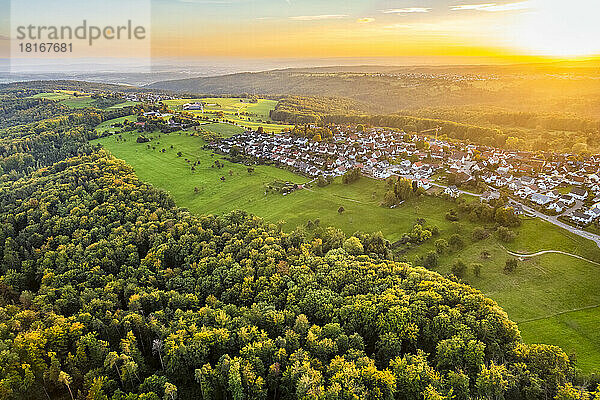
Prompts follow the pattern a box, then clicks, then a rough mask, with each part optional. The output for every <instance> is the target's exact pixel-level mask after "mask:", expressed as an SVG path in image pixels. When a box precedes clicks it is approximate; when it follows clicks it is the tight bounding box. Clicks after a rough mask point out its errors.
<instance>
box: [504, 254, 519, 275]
mask: <svg viewBox="0 0 600 400" xmlns="http://www.w3.org/2000/svg"><path fill="white" fill-rule="evenodd" d="M518 266H519V262H518V261H517V259H516V258H509V259H508V260H506V264H505V265H504V273H505V274H512V273H513V272H515V271H516V270H517V267H518Z"/></svg>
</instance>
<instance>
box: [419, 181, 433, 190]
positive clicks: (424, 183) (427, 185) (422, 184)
mask: <svg viewBox="0 0 600 400" xmlns="http://www.w3.org/2000/svg"><path fill="white" fill-rule="evenodd" d="M417 184H418V185H419V187H422V188H423V189H425V190H429V189H430V188H431V183H429V180H428V179H420V180H419V182H418V183H417Z"/></svg>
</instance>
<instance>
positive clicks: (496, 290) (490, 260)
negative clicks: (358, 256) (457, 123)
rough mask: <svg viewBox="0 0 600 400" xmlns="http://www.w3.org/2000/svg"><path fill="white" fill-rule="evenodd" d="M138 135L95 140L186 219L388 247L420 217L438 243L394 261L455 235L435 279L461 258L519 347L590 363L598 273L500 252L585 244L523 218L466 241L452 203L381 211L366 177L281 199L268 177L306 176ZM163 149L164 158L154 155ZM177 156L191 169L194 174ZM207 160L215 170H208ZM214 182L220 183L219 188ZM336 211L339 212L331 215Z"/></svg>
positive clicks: (595, 252) (574, 248) (433, 201)
mask: <svg viewBox="0 0 600 400" xmlns="http://www.w3.org/2000/svg"><path fill="white" fill-rule="evenodd" d="M113 122H114V121H107V122H105V123H104V124H102V125H100V126H99V127H98V129H101V130H102V129H107V127H109V125H110V124H111V123H113ZM138 135H139V133H135V132H133V133H123V134H122V137H123V138H124V141H123V140H118V139H117V137H116V136H109V137H105V138H102V139H99V140H97V141H96V142H99V143H101V144H102V145H103V146H104V148H105V149H107V150H109V151H110V152H111V153H112V154H113V155H115V156H116V157H118V158H121V159H123V160H125V161H126V162H127V163H128V164H130V165H131V166H132V167H133V168H134V170H135V171H136V173H137V175H138V176H139V177H140V179H142V180H143V181H146V182H149V183H151V184H153V185H154V186H156V187H158V188H161V189H163V190H166V191H168V192H169V193H171V194H172V195H173V197H174V198H175V200H176V202H177V204H178V205H179V206H181V207H186V208H188V209H189V210H190V211H192V212H194V213H198V214H211V213H212V214H215V213H225V212H228V211H230V210H234V209H243V210H246V211H248V212H250V213H253V214H256V215H258V216H261V217H263V218H265V219H267V220H269V221H272V222H278V221H285V223H284V229H285V230H287V231H290V230H292V229H294V228H295V227H296V226H298V225H302V224H305V223H306V222H307V221H308V220H315V219H320V221H321V225H331V226H335V227H338V228H340V229H342V230H344V231H345V232H346V234H348V235H350V234H352V233H354V232H355V231H358V230H361V231H365V232H375V231H381V232H382V233H383V234H384V235H385V236H386V238H388V239H389V240H390V241H392V242H394V241H396V240H399V239H400V238H401V237H402V235H403V234H404V233H406V232H409V231H410V230H411V228H412V226H413V225H414V223H415V221H416V220H417V219H418V218H422V219H425V221H426V225H428V226H433V225H435V226H437V227H438V228H439V229H440V236H439V237H437V238H433V239H432V240H429V241H428V242H426V243H425V244H423V245H421V246H418V247H415V248H414V249H409V250H408V251H406V252H405V253H403V254H398V255H397V256H398V257H399V258H400V259H404V260H406V261H408V262H412V263H417V264H418V263H419V259H420V256H423V255H424V254H426V253H427V252H428V251H431V250H433V248H434V242H435V240H436V239H438V238H445V239H448V238H449V237H450V236H451V235H452V234H454V233H458V234H460V235H461V236H462V237H463V238H464V239H465V243H466V245H465V247H464V248H463V249H462V250H458V251H456V252H452V253H449V254H443V255H441V256H440V263H439V265H440V266H439V267H438V268H437V270H438V271H439V272H440V273H442V274H446V273H449V272H450V268H451V265H452V264H453V263H454V262H455V261H456V260H458V259H460V260H462V261H464V262H465V263H466V264H467V266H468V271H467V274H466V275H465V277H464V278H463V279H464V280H465V281H466V282H468V283H469V284H471V285H472V286H474V287H476V288H478V289H480V290H481V291H482V292H483V293H485V294H486V295H488V296H489V297H491V298H493V299H494V300H496V301H497V302H498V303H499V304H500V305H501V306H502V307H503V308H504V310H506V312H507V313H508V315H509V317H510V318H511V319H513V320H514V321H516V322H517V323H519V328H520V329H521V332H522V335H523V338H524V340H526V341H527V342H543V343H548V344H555V345H559V346H561V347H563V348H564V349H565V350H566V351H567V352H572V353H574V354H576V356H577V359H578V365H579V367H580V368H582V369H583V370H584V371H586V372H590V371H593V370H595V369H596V368H597V366H598V365H600V337H599V334H598V332H597V329H596V327H597V325H598V323H599V322H600V309H598V308H589V309H586V308H587V307H593V306H596V305H599V304H600V292H599V291H598V290H597V273H598V269H599V268H600V266H598V265H594V264H592V263H589V262H587V261H583V260H579V259H575V258H573V257H569V256H565V255H560V254H545V255H542V256H539V257H535V258H532V259H526V260H522V261H519V265H518V268H517V271H516V273H513V274H510V275H507V274H505V273H504V272H503V267H504V264H505V262H506V260H507V259H509V258H512V257H511V256H509V255H508V254H507V253H506V250H505V247H506V248H508V249H509V250H512V251H516V252H522V253H531V252H535V251H539V250H562V251H566V252H570V253H574V254H577V255H580V256H582V257H586V258H588V259H591V260H594V261H598V262H600V249H599V248H598V247H597V246H596V245H595V244H594V243H592V242H590V241H587V240H584V239H582V238H580V237H578V236H576V235H573V234H571V233H569V232H567V231H565V230H562V229H559V228H557V227H555V226H553V225H551V224H549V223H546V222H544V221H540V220H531V219H528V220H524V221H523V224H522V226H521V227H519V228H516V229H515V232H516V233H517V237H516V239H515V241H514V242H512V243H508V244H505V243H501V242H500V241H499V240H498V239H497V238H496V236H495V235H493V234H492V235H490V237H488V238H487V239H485V240H482V241H475V240H473V239H471V236H472V232H473V229H474V228H475V227H476V226H478V225H477V224H474V223H471V222H469V221H468V219H467V218H466V216H464V215H461V218H460V220H459V221H458V222H450V221H448V220H446V218H445V213H446V212H447V211H448V210H449V209H451V208H455V207H456V205H455V204H454V203H452V202H449V201H446V200H443V199H441V198H438V197H430V196H426V197H421V198H418V199H411V200H409V201H407V202H405V203H403V204H402V205H401V206H399V207H397V208H395V209H388V208H383V207H380V206H379V204H380V202H381V200H382V198H383V195H384V193H385V190H386V189H385V183H384V182H381V181H376V180H372V179H368V178H361V179H359V181H357V182H356V183H354V184H351V185H344V184H342V183H341V182H340V180H339V179H338V180H336V181H335V182H334V183H333V184H331V185H329V186H326V187H324V188H319V187H316V185H312V186H313V187H312V188H310V189H304V190H300V191H296V192H294V193H291V194H288V195H287V196H283V195H281V194H265V184H268V183H270V182H272V181H274V180H284V181H291V182H295V183H298V184H302V183H306V182H307V181H308V179H307V178H304V177H302V176H299V175H296V174H294V173H292V172H290V171H287V170H284V169H279V168H276V167H272V166H255V170H254V172H252V173H249V172H248V168H247V167H246V166H244V165H241V164H235V163H231V162H229V161H227V160H223V159H222V158H221V157H220V156H219V155H217V154H213V153H212V152H211V151H209V150H205V149H203V148H202V147H203V145H204V144H205V143H204V142H203V140H202V139H201V138H199V137H196V136H190V135H189V134H188V133H186V132H178V133H172V134H170V135H165V134H163V135H161V136H160V138H159V137H158V134H153V135H151V136H154V140H153V141H152V142H151V143H150V144H151V146H155V147H156V150H152V149H148V146H147V144H138V143H136V141H135V139H136V138H137V136H138ZM171 145H172V146H173V148H172V149H171V147H170V146H171ZM163 148H164V149H165V152H164V153H162V152H160V150H161V149H163ZM178 152H182V156H181V157H178V156H177V153H178ZM186 158H187V159H188V160H190V161H191V162H196V161H198V162H199V165H198V166H196V167H195V171H192V170H191V166H190V164H189V163H187V162H186V161H185V159H186ZM215 160H219V161H220V162H222V163H223V164H224V167H223V168H214V167H212V165H213V164H214V162H215ZM221 177H224V178H225V181H224V182H223V181H221ZM471 201H477V200H476V199H471ZM340 206H342V207H344V209H345V211H344V212H343V213H341V214H340V213H339V212H338V209H339V207H340ZM488 228H489V229H490V230H491V229H492V227H488ZM484 255H485V257H484ZM471 263H480V264H482V265H483V268H482V271H481V275H480V276H479V277H476V276H475V275H474V274H473V271H472V269H471V266H470V264H471ZM582 309H583V310H582Z"/></svg>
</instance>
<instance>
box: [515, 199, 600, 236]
mask: <svg viewBox="0 0 600 400" xmlns="http://www.w3.org/2000/svg"><path fill="white" fill-rule="evenodd" d="M513 202H514V203H516V204H520V205H521V206H522V207H523V210H525V212H527V213H528V214H530V215H533V216H535V217H538V218H541V219H543V220H544V221H548V222H550V223H551V224H554V225H556V226H559V227H561V228H563V229H566V230H568V231H569V232H571V233H574V234H576V235H578V236H581V237H582V238H585V239H589V240H592V241H594V242H595V243H596V245H598V247H600V235H596V234H595V233H591V232H586V231H584V230H581V229H579V228H576V227H574V226H571V225H569V224H565V223H564V222H562V221H560V220H559V219H558V217H557V216H550V215H545V214H542V213H541V212H539V211H536V210H534V209H533V208H531V207H528V206H526V205H525V204H523V203H519V202H517V201H513Z"/></svg>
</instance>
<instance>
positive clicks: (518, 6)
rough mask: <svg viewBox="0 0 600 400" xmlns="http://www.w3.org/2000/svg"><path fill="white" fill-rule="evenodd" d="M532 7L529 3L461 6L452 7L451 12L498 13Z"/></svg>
mask: <svg viewBox="0 0 600 400" xmlns="http://www.w3.org/2000/svg"><path fill="white" fill-rule="evenodd" d="M530 7H531V4H530V2H529V1H519V2H516V3H506V4H497V3H485V4H461V5H457V6H451V7H450V10H452V11H465V10H475V11H488V12H495V11H496V12H497V11H518V10H526V9H528V8H530Z"/></svg>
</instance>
